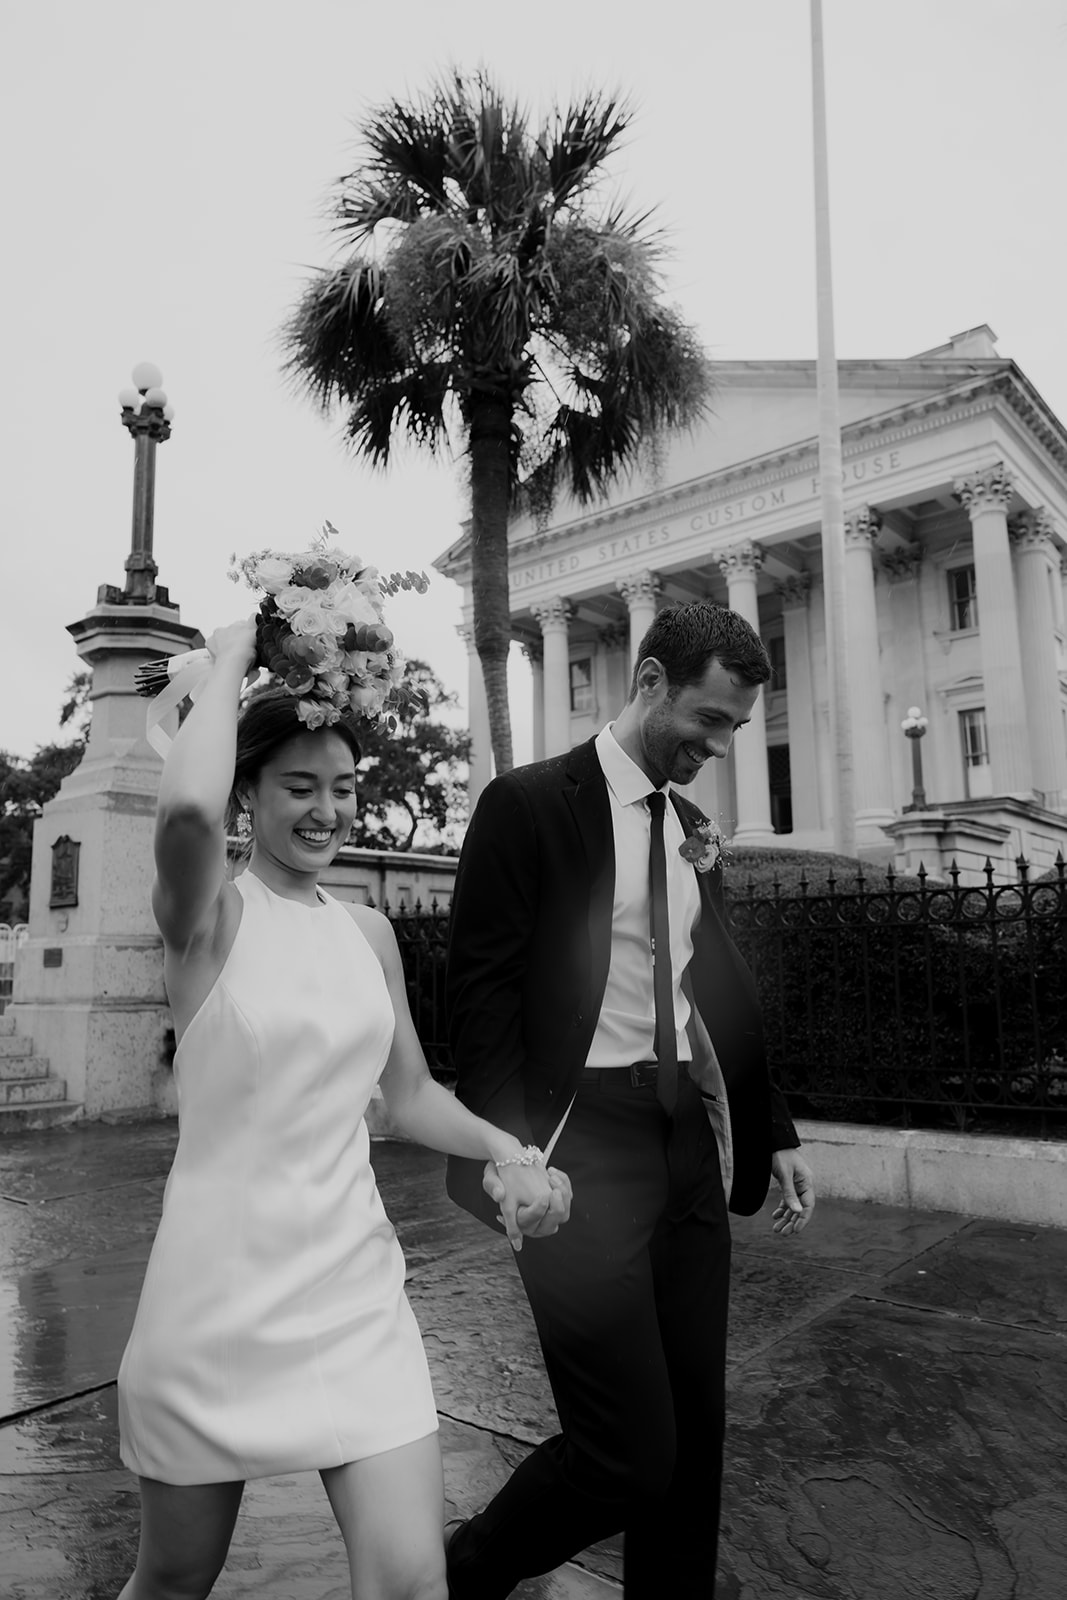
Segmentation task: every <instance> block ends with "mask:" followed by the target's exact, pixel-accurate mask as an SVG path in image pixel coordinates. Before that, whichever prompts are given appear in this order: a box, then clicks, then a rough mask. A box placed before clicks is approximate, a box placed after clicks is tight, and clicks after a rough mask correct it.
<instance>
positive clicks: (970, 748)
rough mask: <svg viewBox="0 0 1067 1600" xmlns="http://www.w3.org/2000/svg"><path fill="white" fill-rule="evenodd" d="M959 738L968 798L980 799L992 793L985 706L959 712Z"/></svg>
mask: <svg viewBox="0 0 1067 1600" xmlns="http://www.w3.org/2000/svg"><path fill="white" fill-rule="evenodd" d="M960 740H961V742H962V744H963V776H964V779H965V782H966V788H967V798H968V800H981V799H983V798H984V797H985V796H986V795H990V794H992V793H993V772H992V768H991V767H990V765H989V735H988V733H987V732H986V722H985V708H984V707H983V706H979V707H977V708H976V709H975V710H974V711H961V712H960Z"/></svg>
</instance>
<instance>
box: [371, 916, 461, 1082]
mask: <svg viewBox="0 0 1067 1600" xmlns="http://www.w3.org/2000/svg"><path fill="white" fill-rule="evenodd" d="M381 909H382V910H383V911H384V913H385V915H386V916H387V917H388V918H389V920H390V922H391V923H392V925H393V932H394V933H395V934H396V942H397V944H398V945H399V946H400V957H401V960H402V961H403V963H404V977H405V978H406V979H407V990H408V1002H409V1004H410V1006H411V1015H412V1017H413V1018H414V1021H415V1031H416V1032H417V1033H418V1036H419V1039H420V1041H421V1043H422V1048H423V1050H424V1051H425V1052H426V1060H427V1063H428V1065H429V1068H430V1071H431V1072H432V1073H433V1075H434V1077H435V1078H437V1079H439V1080H440V1081H442V1082H445V1083H449V1082H451V1081H452V1077H453V1073H452V1057H451V1053H450V1051H449V1048H448V1027H447V1021H446V1016H445V952H446V950H447V948H448V908H447V906H439V905H438V904H437V901H436V900H434V901H432V902H431V904H430V905H429V906H424V905H422V903H421V902H420V901H416V902H415V904H414V906H412V907H408V906H406V905H400V906H397V907H395V908H394V907H393V906H391V905H390V904H389V902H388V901H386V902H385V904H384V905H383V906H382V908H381Z"/></svg>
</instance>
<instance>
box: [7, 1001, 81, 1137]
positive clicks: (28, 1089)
mask: <svg viewBox="0 0 1067 1600" xmlns="http://www.w3.org/2000/svg"><path fill="white" fill-rule="evenodd" d="M80 1115H81V1106H80V1105H79V1104H78V1103H77V1101H75V1100H68V1099H67V1085H66V1083H65V1082H64V1081H63V1079H62V1078H57V1077H55V1076H54V1075H53V1073H52V1072H51V1071H50V1070H49V1065H48V1061H47V1059H46V1058H45V1057H44V1056H35V1055H34V1053H33V1043H32V1041H31V1040H29V1039H24V1038H22V1037H21V1035H20V1034H18V1033H16V1031H15V1019H14V1017H12V1016H10V1015H8V1014H6V1013H5V1014H4V1015H2V1016H0V1138H2V1137H3V1136H4V1134H5V1133H22V1132H24V1131H25V1130H27V1129H29V1128H55V1127H58V1126H60V1124H62V1123H64V1122H73V1121H75V1119H76V1118H78V1117H79V1116H80Z"/></svg>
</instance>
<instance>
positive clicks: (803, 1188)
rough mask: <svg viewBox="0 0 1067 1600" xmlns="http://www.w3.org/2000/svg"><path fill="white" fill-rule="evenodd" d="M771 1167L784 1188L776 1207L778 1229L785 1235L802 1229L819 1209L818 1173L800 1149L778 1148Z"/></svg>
mask: <svg viewBox="0 0 1067 1600" xmlns="http://www.w3.org/2000/svg"><path fill="white" fill-rule="evenodd" d="M771 1171H772V1172H773V1174H774V1178H775V1182H776V1183H777V1184H778V1187H779V1188H780V1189H781V1191H782V1198H781V1200H780V1201H779V1202H778V1204H777V1205H776V1206H775V1208H774V1231H775V1233H780V1234H782V1236H783V1237H788V1235H789V1234H791V1233H800V1232H802V1231H803V1229H804V1228H806V1227H807V1225H808V1223H809V1222H810V1221H811V1215H812V1212H813V1211H814V1210H815V1175H814V1173H813V1172H812V1170H811V1168H810V1167H809V1166H808V1163H807V1162H806V1161H805V1160H804V1157H803V1156H802V1155H801V1154H800V1152H799V1150H776V1151H775V1152H774V1155H773V1156H772V1157H771Z"/></svg>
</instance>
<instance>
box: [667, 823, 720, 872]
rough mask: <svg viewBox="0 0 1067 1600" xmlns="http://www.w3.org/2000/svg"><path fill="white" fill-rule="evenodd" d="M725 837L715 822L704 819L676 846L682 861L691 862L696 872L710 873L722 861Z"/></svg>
mask: <svg viewBox="0 0 1067 1600" xmlns="http://www.w3.org/2000/svg"><path fill="white" fill-rule="evenodd" d="M725 848H726V837H725V835H724V833H723V831H722V829H721V828H720V827H719V824H718V823H717V822H712V821H710V820H709V819H708V818H707V817H705V819H704V821H703V822H698V823H697V825H696V828H695V829H694V830H693V832H692V833H691V834H689V836H688V837H687V838H686V839H684V840H683V841H682V843H681V844H680V845H679V846H678V854H679V855H680V856H681V858H682V860H683V861H691V862H692V863H693V866H694V867H695V868H696V869H697V871H698V872H710V871H711V869H712V867H714V866H715V865H716V863H717V862H719V861H720V860H721V859H722V854H723V851H724V850H725Z"/></svg>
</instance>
